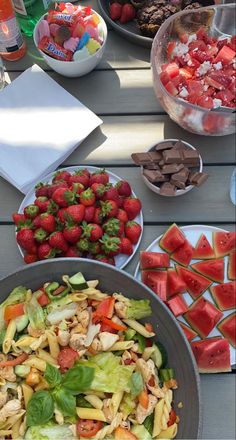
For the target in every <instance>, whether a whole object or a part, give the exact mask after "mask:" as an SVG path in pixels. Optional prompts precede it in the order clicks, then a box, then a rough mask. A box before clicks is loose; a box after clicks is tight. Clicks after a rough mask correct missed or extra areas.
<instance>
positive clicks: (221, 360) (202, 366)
mask: <svg viewBox="0 0 236 440" xmlns="http://www.w3.org/2000/svg"><path fill="white" fill-rule="evenodd" d="M191 348H192V350H193V354H194V356H195V359H196V362H197V365H198V370H199V372H200V373H223V372H225V371H231V366H230V350H229V342H228V341H227V339H225V338H221V337H218V336H217V337H215V338H209V339H205V340H204V341H195V342H191Z"/></svg>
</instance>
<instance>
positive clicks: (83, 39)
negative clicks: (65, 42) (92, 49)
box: [76, 32, 90, 50]
mask: <svg viewBox="0 0 236 440" xmlns="http://www.w3.org/2000/svg"><path fill="white" fill-rule="evenodd" d="M89 40H90V35H89V33H88V32H85V33H84V34H83V35H82V37H81V39H80V42H79V44H78V46H77V48H76V50H80V49H82V48H83V47H84V46H86V44H88V42H89Z"/></svg>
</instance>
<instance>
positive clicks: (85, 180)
mask: <svg viewBox="0 0 236 440" xmlns="http://www.w3.org/2000/svg"><path fill="white" fill-rule="evenodd" d="M89 178H90V173H89V171H88V170H87V169H86V168H83V169H81V170H78V171H75V173H74V174H72V175H71V176H70V185H72V184H73V183H82V185H84V187H85V188H88V186H89Z"/></svg>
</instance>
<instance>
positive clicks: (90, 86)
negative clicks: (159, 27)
mask: <svg viewBox="0 0 236 440" xmlns="http://www.w3.org/2000/svg"><path fill="white" fill-rule="evenodd" d="M7 75H8V76H9V80H10V81H13V80H14V79H15V78H16V77H18V76H19V75H20V72H8V73H7ZM49 75H50V76H51V77H52V78H53V79H55V81H57V82H58V83H59V84H60V85H61V86H62V87H64V88H65V89H66V90H67V91H68V92H69V93H71V94H72V95H74V96H75V97H76V98H78V99H80V100H81V101H82V102H83V103H84V104H85V105H87V107H89V108H90V109H91V110H93V111H94V112H95V113H97V114H106V115H111V114H113V115H114V114H134V112H135V113H141V114H145V113H164V110H163V109H162V107H161V105H160V103H159V102H158V101H157V99H156V97H155V95H154V91H153V87H152V79H151V71H150V70H106V71H93V72H91V73H90V74H88V75H86V76H84V77H81V78H66V77H63V76H61V75H58V74H57V73H55V72H53V73H52V72H49Z"/></svg>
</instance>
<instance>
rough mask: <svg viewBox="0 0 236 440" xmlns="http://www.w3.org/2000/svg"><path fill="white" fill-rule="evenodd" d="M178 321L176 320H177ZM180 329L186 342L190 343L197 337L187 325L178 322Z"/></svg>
mask: <svg viewBox="0 0 236 440" xmlns="http://www.w3.org/2000/svg"><path fill="white" fill-rule="evenodd" d="M177 321H178V319H177ZM178 323H179V325H180V327H181V328H182V330H183V332H184V334H185V336H186V338H187V340H188V341H189V342H190V341H192V340H193V339H194V338H196V337H197V336H198V334H197V332H195V331H194V330H193V329H192V328H191V327H189V326H188V325H186V324H184V323H183V322H181V321H178Z"/></svg>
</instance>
